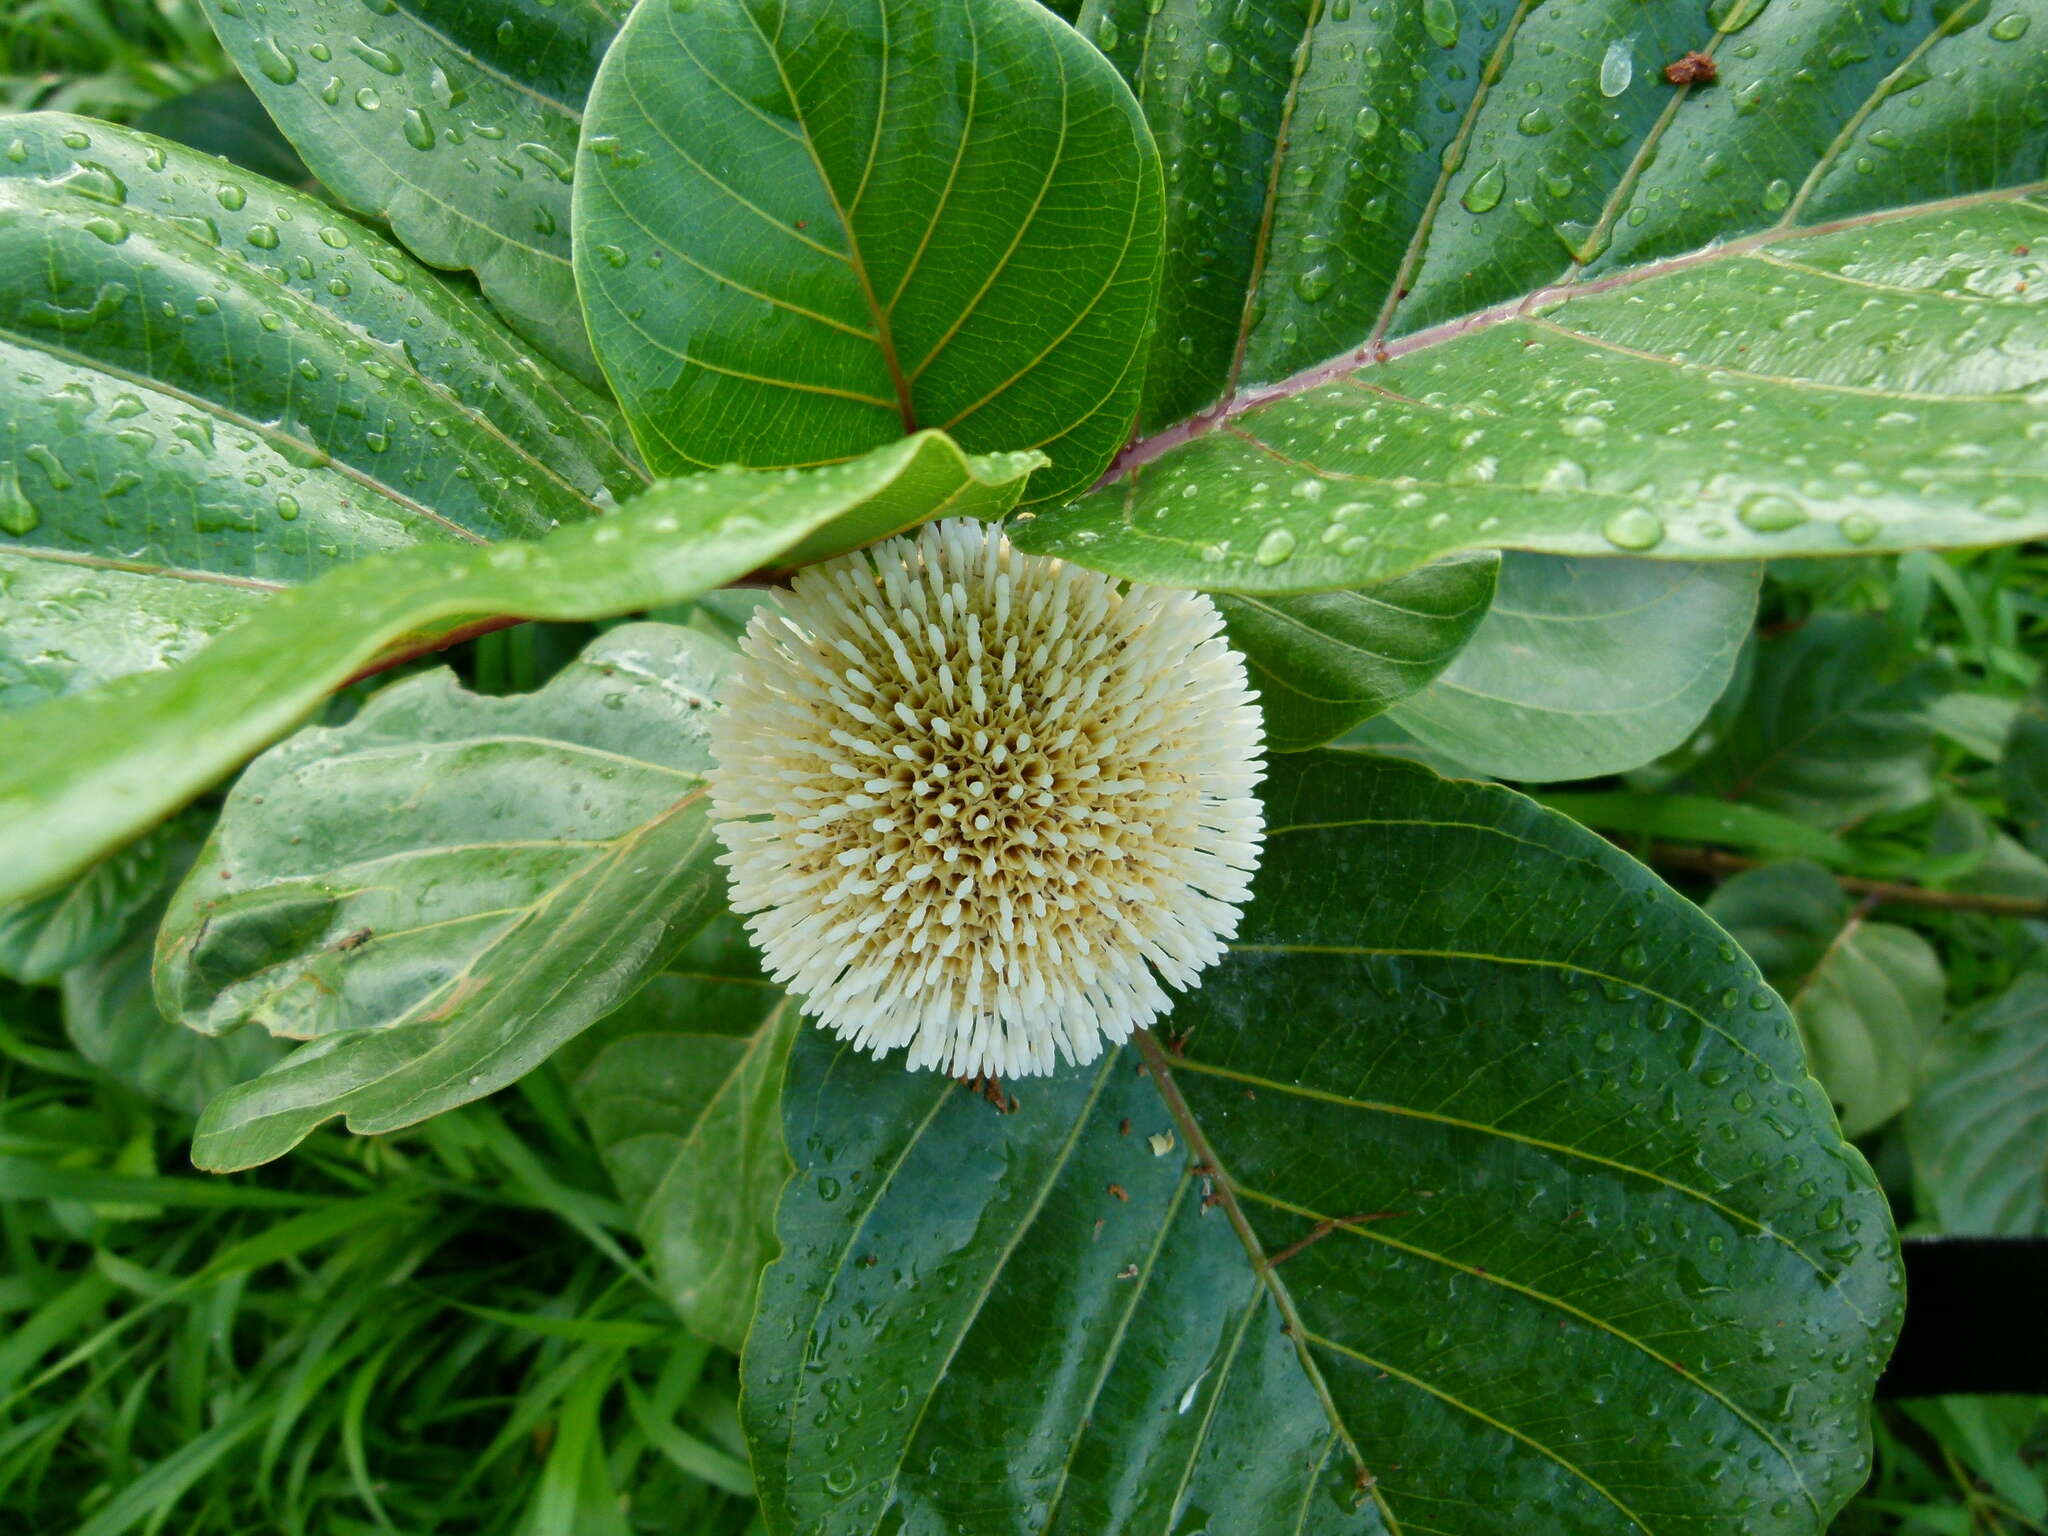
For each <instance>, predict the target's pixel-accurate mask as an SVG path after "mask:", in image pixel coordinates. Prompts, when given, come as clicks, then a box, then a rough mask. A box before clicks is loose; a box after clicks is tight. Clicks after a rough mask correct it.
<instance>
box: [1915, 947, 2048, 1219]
mask: <svg viewBox="0 0 2048 1536" xmlns="http://www.w3.org/2000/svg"><path fill="white" fill-rule="evenodd" d="M2044 1117H2048V974H2044V973H2042V972H2039V971H2030V972H2027V973H2026V974H2024V975H2022V976H2021V977H2020V978H2019V979H2018V980H2017V981H2015V982H2014V983H2013V984H2012V986H2011V987H2010V988H2008V989H2007V990H2006V991H2004V992H2002V993H2000V994H1999V995H1998V996H1997V997H1995V998H1993V999H1991V1000H1990V1001H1989V1002H1987V1003H1985V1004H1983V1005H1982V1006H1980V1007H1978V1008H1974V1009H1972V1010H1971V1011H1970V1012H1969V1013H1967V1014H1965V1015H1964V1016H1963V1017H1961V1018H1959V1019H1956V1020H1955V1021H1954V1022H1952V1023H1951V1024H1949V1025H1948V1026H1947V1027H1946V1028H1945V1029H1943V1030H1942V1032H1941V1033H1940V1034H1939V1035H1937V1036H1936V1037H1935V1040H1934V1044H1933V1045H1932V1046H1931V1047H1930V1048H1929V1049H1928V1052H1927V1055H1926V1057H1925V1058H1924V1059H1923V1060H1922V1061H1921V1063H1920V1081H1919V1087H1918V1090H1917V1091H1916V1092H1915V1094H1914V1096H1913V1103H1912V1106H1911V1107H1910V1108H1909V1109H1908V1110H1907V1111H1906V1145H1907V1147H1908V1148H1909V1149H1910V1150H1911V1152H1912V1155H1913V1185H1914V1188H1915V1189H1916V1190H1917V1191H1918V1194H1919V1199H1920V1204H1921V1206H1922V1207H1923V1208H1924V1209H1925V1210H1926V1211H1927V1212H1928V1213H1929V1214H1930V1215H1931V1216H1932V1217H1933V1218H1934V1220H1935V1221H1936V1222H1937V1223H1938V1224H1939V1225H1940V1229H1941V1230H1942V1231H1943V1232H1970V1233H1980V1234H1983V1235H1986V1236H2012V1237H2023V1236H2029V1235H2032V1236H2048V1166H2044V1165H2043V1162H2042V1157H2041V1125H2042V1121H2043V1119H2044Z"/></svg>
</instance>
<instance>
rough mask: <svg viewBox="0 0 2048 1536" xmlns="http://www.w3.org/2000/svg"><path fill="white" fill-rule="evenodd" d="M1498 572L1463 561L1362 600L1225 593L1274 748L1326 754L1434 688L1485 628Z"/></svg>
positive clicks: (1343, 595) (1487, 558)
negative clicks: (1337, 741) (1334, 742)
mask: <svg viewBox="0 0 2048 1536" xmlns="http://www.w3.org/2000/svg"><path fill="white" fill-rule="evenodd" d="M1499 568H1500V557H1499V556H1498V555H1494V554H1478V555H1464V556H1457V557H1454V558H1452V559H1449V560H1443V561H1439V562H1438V563H1437V564H1435V565H1430V566H1425V567H1423V569H1421V570H1419V571H1413V572H1411V573H1410V574H1408V575H1406V576H1397V577H1395V578H1394V579H1393V580H1392V581H1384V582H1380V583H1379V584H1377V585H1375V586H1371V587H1366V588H1363V589H1362V590H1359V591H1356V592H1316V593H1311V594H1309V595H1307V596H1304V597H1266V598H1259V597H1232V596H1230V595H1228V594H1227V593H1219V594H1218V595H1217V597H1216V606H1217V607H1218V608H1219V609H1220V610H1221V611H1222V613H1223V618H1224V621H1225V622H1226V623H1227V624H1228V625H1229V628H1230V643H1231V644H1232V645H1234V646H1236V647H1237V649H1238V650H1240V651H1242V652H1243V653H1244V657H1245V667H1246V671H1247V672H1248V673H1249V675H1250V677H1251V680H1252V683H1253V685H1254V686H1255V687H1256V688H1257V689H1258V693H1259V712H1260V714H1261V715H1262V716H1264V719H1265V727H1266V745H1267V746H1268V747H1269V748H1270V749H1271V750H1273V751H1275V752H1298V751H1300V750H1302V749H1303V748H1304V747H1316V746H1321V745H1322V744H1323V743H1324V742H1326V741H1328V740H1330V739H1331V738H1332V737H1336V736H1341V735H1343V734H1344V732H1346V731H1348V730H1350V729H1351V728H1352V727H1353V726H1354V725H1356V724H1358V722H1359V721H1361V720H1364V719H1367V718H1369V717H1371V716H1373V715H1377V714H1379V713H1380V712H1381V711H1382V710H1385V709H1387V708H1390V707H1391V706H1392V705H1394V704H1396V703H1398V702H1399V701H1400V700H1402V699H1404V698H1406V697H1408V696H1409V695H1410V694H1412V693H1414V692H1415V690H1416V689H1418V688H1420V687H1422V686H1423V685H1424V684H1426V683H1428V682H1429V680H1430V679H1431V678H1433V677H1435V676H1436V675H1437V674H1438V673H1439V672H1441V671H1442V670H1443V668H1444V667H1445V666H1447V665H1448V664H1450V662H1451V659H1452V658H1453V657H1454V656H1456V655H1457V654H1458V651H1459V649H1460V647H1462V646H1464V645H1465V644H1467V643H1468V642H1469V641H1470V640H1471V638H1472V635H1473V632H1474V631H1475V630H1477V629H1479V628H1480V627H1481V626H1482V624H1483V622H1484V620H1485V618H1486V611H1487V604H1488V603H1489V602H1490V601H1491V600H1492V598H1493V589H1494V577H1495V573H1496V572H1497V571H1498V570H1499Z"/></svg>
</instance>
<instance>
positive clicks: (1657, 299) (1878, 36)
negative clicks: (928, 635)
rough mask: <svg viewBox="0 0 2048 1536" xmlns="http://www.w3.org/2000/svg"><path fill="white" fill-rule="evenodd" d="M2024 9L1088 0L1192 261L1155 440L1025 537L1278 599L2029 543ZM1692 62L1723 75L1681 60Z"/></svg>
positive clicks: (1169, 310)
mask: <svg viewBox="0 0 2048 1536" xmlns="http://www.w3.org/2000/svg"><path fill="white" fill-rule="evenodd" d="M2008 13H2010V14H2011V15H2012V16H2014V17H2016V18H2017V25H2015V24H2014V23H2013V22H2011V21H2006V20H2002V19H2001V18H2003V17H2005V16H2006V15H2007V14H2008ZM2027 15H2028V12H2027V9H2026V8H2024V7H2022V8H2019V9H2015V8H2014V7H2012V6H2008V5H2002V4H1998V3H1994V0H1943V3H1939V4H1930V3H1928V0H1893V3H1888V4H1885V5H1873V4H1869V3H1865V0H1804V3H1801V4H1798V5H1791V4H1784V3H1777V4H1739V5H1738V4H1730V5H1716V6H1706V5H1700V4H1691V5H1679V4H1670V5H1647V6H1646V5H1644V4H1642V3H1641V0H1585V3H1582V4H1576V5H1570V6H1559V5H1540V4H1534V3H1522V4H1515V5H1500V6H1493V7H1487V6H1475V5H1472V4H1470V3H1459V0H1433V3H1431V4H1427V5H1418V4H1408V5H1370V4H1355V3H1352V0H1245V3H1243V4H1238V5H1216V4H1211V3H1209V0H1090V3H1089V4H1088V5H1087V6H1086V8H1085V9H1084V11H1083V13H1082V17H1081V23H1080V25H1081V28H1082V30H1083V31H1084V32H1086V33H1087V34H1088V35H1090V36H1092V37H1094V38H1096V39H1097V40H1098V42H1100V43H1101V45H1102V46H1103V47H1104V49H1105V50H1107V51H1108V53H1109V56H1110V58H1111V59H1112V60H1113V61H1114V62H1115V63H1116V65H1117V66H1118V68H1119V69H1120V70H1122V71H1123V73H1124V76H1125V78H1126V79H1128V80H1130V81H1131V82H1132V84H1133V87H1134V89H1136V90H1137V91H1138V92H1139V96H1140V100H1141V102H1142V104H1143V106H1144V109H1145V114H1146V118H1147V120H1148V121H1149V122H1150V123H1151V125H1152V130H1153V133H1154V135H1155V136H1156V137H1157V139H1158V141H1159V145H1160V152H1161V155H1162V157H1163V158H1164V160H1165V161H1166V163H1167V165H1168V166H1169V167H1170V168H1171V169H1170V171H1169V176H1168V213H1167V242H1166V248H1167V253H1168V255H1167V265H1166V271H1165V276H1164V280H1163V286H1162V290H1161V299H1160V312H1159V319H1158V323H1157V325H1156V326H1155V327H1154V331H1153V335H1154V341H1153V344H1152V349H1151V357H1150V360H1149V372H1148V376H1147V384H1146V402H1145V408H1144V412H1143V415H1142V418H1141V422H1140V425H1141V428H1142V431H1143V434H1144V435H1143V436H1142V437H1141V438H1140V439H1139V440H1138V441H1136V442H1134V443H1133V444H1132V445H1131V446H1130V447H1129V448H1127V449H1126V450H1125V451H1124V452H1123V453H1122V454H1121V455H1120V457H1119V462H1118V465H1117V472H1118V475H1119V483H1118V484H1115V485H1114V486H1111V487H1109V488H1107V489H1105V490H1104V491H1102V492H1101V493H1100V494H1098V495H1097V496H1095V497H1093V498H1091V499H1089V500H1086V501H1084V502H1082V503H1081V504H1080V505H1079V506H1078V507H1076V508H1075V509H1073V510H1072V511H1071V512H1069V513H1068V514H1066V515H1064V516H1062V517H1060V518H1057V519H1042V520H1041V521H1040V522H1039V523H1038V524H1037V525H1036V526H1035V527H1033V528H1031V529H1029V530H1027V531H1026V532H1025V535H1024V538H1025V541H1026V544H1027V546H1028V547H1030V548H1032V549H1035V550H1038V551H1041V552H1045V553H1058V554H1063V555H1070V556H1072V557H1073V558H1074V559H1076V560H1079V561H1081V562H1082V563H1084V564H1088V565H1092V566H1095V567H1097V568H1099V569H1101V570H1105V571H1111V572H1114V573H1115V574H1117V575H1121V576H1129V577H1134V578H1138V579H1141V580H1148V581H1158V582H1165V583H1169V584H1173V585H1182V586H1202V587H1221V588H1224V589H1227V590H1231V591H1265V592H1273V591H1301V590H1311V589H1317V588H1324V587H1348V586H1356V585H1358V584H1360V583H1362V582H1366V581H1372V580H1378V579H1381V578H1384V577H1386V576H1390V575H1393V574H1395V573H1397V572H1399V571H1402V570H1406V569H1409V568H1411V567H1413V566H1416V565H1420V564H1422V563H1423V562H1425V561H1427V560H1430V559H1433V558H1435V557H1437V556H1439V555H1442V554H1445V553H1447V552H1449V551H1452V550H1458V549H1471V548H1485V547H1495V546H1508V547H1512V548H1519V549H1538V550H1544V551H1547V552H1550V553H1553V554H1568V555H1593V554H1610V553H1615V552H1621V553H1629V554H1651V553H1654V554H1655V555H1657V556H1658V557H1660V558H1671V559H1686V560H1699V559H1757V558H1776V557H1781V556H1787V555H1805V554H1846V553H1853V552H1855V551H1857V550H1879V549H1906V548H1912V547H1916V546H1920V545H1937V546H1963V545H1977V544H1990V543H1999V542H2005V541H2011V540H2018V539H2025V538H2030V537H2038V536H2039V535H2040V534H2041V533H2042V532H2043V530H2044V529H2048V485H2044V481H2043V476H2042V470H2041V455H2042V444H2043V442H2044V441H2048V411H2044V405H2048V401H2044V399H2043V396H2042V393H2041V388H2042V382H2043V379H2044V377H2048V367H2044V365H2048V327H2044V324H2043V321H2042V318H2041V317H2042V316H2043V314H2044V312H2048V311H2044V309H2043V306H2044V305H2048V202H2044V201H2043V200H2042V198H2041V196H2040V193H2041V191H2042V189H2043V185H2044V183H2043V181H2042V177H2043V175H2044V161H2048V115H2044V114H2042V113H2041V112H2039V111H2038V110H2037V107H2036V106H2035V105H2031V104H2033V103H2038V100H2039V98H2040V94H2041V91H2042V89H2043V87H2044V84H2048V54H2044V52H2043V50H2042V48H2041V46H2040V41H2039V39H2040V25H2041V24H2040V23H2039V22H2038V21H2037V22H2035V24H2034V27H2033V29H2032V32H2031V34H2030V35H2029V34H2028V30H2027V28H2026V25H2025V23H2026V21H2027ZM1690 50H1700V51H1703V52H1706V53H1708V54H1710V55H1712V56H1713V57H1714V58H1715V59H1716V60H1717V61H1718V63H1719V67H1720V80H1719V83H1718V84H1705V85H1695V86H1690V87H1678V86H1673V85H1671V84H1670V83H1668V82H1667V81H1666V80H1665V78H1664V75H1663V69H1664V66H1665V65H1666V64H1668V63H1670V62H1671V61H1673V60H1675V59H1677V58H1679V57H1680V56H1681V55H1682V54H1684V53H1686V52H1688V51H1690ZM2023 103H2028V104H2030V105H2024V106H2023V105H2021V104H2023ZM1302 484H1313V485H1320V486H1321V487H1322V488H1323V489H1325V490H1326V491H1327V492H1328V494H1327V495H1324V496H1323V497H1321V498H1320V499H1319V500H1315V501H1310V500H1308V499H1305V498H1301V497H1298V496H1296V495H1294V494H1292V493H1291V490H1290V488H1292V487H1295V486H1298V485H1302ZM1338 524H1341V525H1342V526H1343V527H1344V528H1345V529H1346V530H1348V531H1346V532H1344V533H1341V534H1339V535H1337V536H1336V537H1335V539H1334V542H1328V543H1326V542H1324V535H1325V533H1326V530H1328V529H1329V528H1330V527H1332V526H1334V525H1338ZM1091 537H1092V539H1093V542H1088V540H1089V539H1090V538H1091Z"/></svg>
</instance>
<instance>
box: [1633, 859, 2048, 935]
mask: <svg viewBox="0 0 2048 1536" xmlns="http://www.w3.org/2000/svg"><path fill="white" fill-rule="evenodd" d="M1648 862H1649V863H1651V864H1653V865H1656V866H1658V867H1660V868H1663V869H1686V870H1696V871H1698V872H1700V873H1701V874H1708V875H1715V876H1726V875H1736V874H1740V873H1742V871H1744V870H1746V869H1761V868H1763V867H1764V866H1765V865H1766V864H1769V863H1771V862H1773V861H1772V860H1770V859H1752V858H1749V857H1747V856H1745V855H1743V854H1739V853H1726V852H1723V851H1722V850H1721V849H1719V848H1695V847H1691V846H1689V845H1687V844H1684V843H1652V844H1651V845H1650V848H1649V858H1648ZM1835 879H1836V881H1837V882H1839V883H1840V885H1841V887H1842V889H1843V890H1845V891H1854V892H1856V893H1857V894H1858V895H1861V896H1865V897H1868V898H1871V899H1872V900H1873V901H1874V902H1875V903H1877V904H1879V905H1882V904H1886V903H1889V904H1892V905H1895V906H1902V907H1928V908H1932V909H1934V910H1936V911H1942V912H1985V913H1989V914H1990V915H1992V916H1994V917H2041V918H2048V901H2042V900H2036V899H2035V898H2033V897H2029V896H1988V895H1981V894H1979V893H1977V892H1975V891H1941V890H1936V889H1934V888H1933V887H1932V886H1926V885H1909V884H1906V883H1905V882H1903V881H1897V880H1866V879H1864V878H1862V877H1861V876H1859V875H1836V876H1835Z"/></svg>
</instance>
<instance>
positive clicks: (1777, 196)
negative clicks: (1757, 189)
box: [1764, 176, 1792, 213]
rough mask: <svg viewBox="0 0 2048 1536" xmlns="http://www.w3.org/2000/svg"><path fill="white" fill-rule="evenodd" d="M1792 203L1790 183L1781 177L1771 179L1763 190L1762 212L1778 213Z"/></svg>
mask: <svg viewBox="0 0 2048 1536" xmlns="http://www.w3.org/2000/svg"><path fill="white" fill-rule="evenodd" d="M1791 201H1792V183H1791V182H1789V181H1787V180H1786V179H1785V178H1784V177H1782V176H1777V177H1773V178H1772V180H1771V183H1770V185H1769V186H1767V187H1765V188H1764V212H1765V213H1780V212H1782V211H1783V210H1784V208H1785V205H1786V204H1787V203H1789V202H1791Z"/></svg>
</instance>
